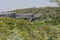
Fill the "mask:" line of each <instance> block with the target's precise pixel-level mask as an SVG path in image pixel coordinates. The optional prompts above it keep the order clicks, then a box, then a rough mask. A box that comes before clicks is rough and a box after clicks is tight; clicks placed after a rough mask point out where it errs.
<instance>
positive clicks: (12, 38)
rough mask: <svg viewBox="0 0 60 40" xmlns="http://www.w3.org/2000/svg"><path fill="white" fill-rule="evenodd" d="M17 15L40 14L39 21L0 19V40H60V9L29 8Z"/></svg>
mask: <svg viewBox="0 0 60 40" xmlns="http://www.w3.org/2000/svg"><path fill="white" fill-rule="evenodd" d="M15 11H16V12H17V13H41V14H42V15H41V16H40V19H37V20H33V21H32V22H30V21H29V20H24V19H19V20H17V19H13V18H4V17H0V40H60V12H59V11H60V8H52V7H51V8H50V7H47V8H30V9H21V10H15Z"/></svg>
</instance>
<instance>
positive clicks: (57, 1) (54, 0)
mask: <svg viewBox="0 0 60 40" xmlns="http://www.w3.org/2000/svg"><path fill="white" fill-rule="evenodd" d="M49 1H50V2H56V3H57V4H58V6H60V0H49Z"/></svg>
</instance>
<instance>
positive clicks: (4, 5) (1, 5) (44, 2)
mask: <svg viewBox="0 0 60 40" xmlns="http://www.w3.org/2000/svg"><path fill="white" fill-rule="evenodd" d="M47 6H51V7H54V6H57V4H56V3H53V2H49V1H48V0H0V11H7V10H15V9H22V8H31V7H47Z"/></svg>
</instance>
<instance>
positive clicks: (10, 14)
mask: <svg viewBox="0 0 60 40" xmlns="http://www.w3.org/2000/svg"><path fill="white" fill-rule="evenodd" d="M39 16H40V14H33V13H22V14H21V13H15V12H0V17H11V18H16V19H22V18H23V19H28V20H30V21H32V20H33V19H36V18H38V17H39Z"/></svg>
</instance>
